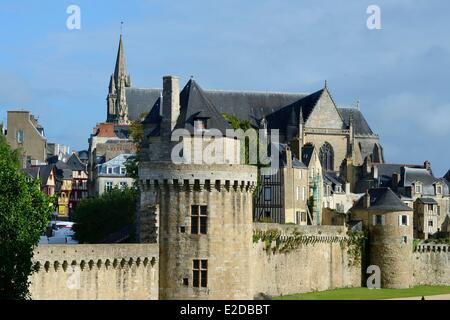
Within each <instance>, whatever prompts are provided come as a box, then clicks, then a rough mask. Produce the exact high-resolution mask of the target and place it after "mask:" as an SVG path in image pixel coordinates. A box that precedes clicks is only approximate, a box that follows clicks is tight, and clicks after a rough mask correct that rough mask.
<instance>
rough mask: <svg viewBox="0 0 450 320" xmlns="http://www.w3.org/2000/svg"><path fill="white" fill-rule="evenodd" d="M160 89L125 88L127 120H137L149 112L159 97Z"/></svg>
mask: <svg viewBox="0 0 450 320" xmlns="http://www.w3.org/2000/svg"><path fill="white" fill-rule="evenodd" d="M161 93H162V90H161V89H139V88H125V96H126V98H127V104H128V118H129V119H130V120H137V119H139V118H140V116H141V114H143V113H145V112H149V111H150V110H151V109H152V107H153V106H154V105H155V102H156V100H158V99H159V97H160V96H161Z"/></svg>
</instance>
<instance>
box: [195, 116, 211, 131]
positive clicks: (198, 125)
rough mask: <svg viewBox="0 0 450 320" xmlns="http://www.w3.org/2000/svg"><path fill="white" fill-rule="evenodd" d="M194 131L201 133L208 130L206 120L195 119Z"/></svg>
mask: <svg viewBox="0 0 450 320" xmlns="http://www.w3.org/2000/svg"><path fill="white" fill-rule="evenodd" d="M194 129H195V131H203V130H206V129H208V119H207V118H197V119H195V120H194Z"/></svg>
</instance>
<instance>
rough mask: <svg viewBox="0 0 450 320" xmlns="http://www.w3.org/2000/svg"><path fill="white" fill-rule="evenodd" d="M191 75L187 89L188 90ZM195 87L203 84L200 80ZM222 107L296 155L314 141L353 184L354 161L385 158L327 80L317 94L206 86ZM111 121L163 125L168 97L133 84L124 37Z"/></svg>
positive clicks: (324, 159) (327, 165)
mask: <svg viewBox="0 0 450 320" xmlns="http://www.w3.org/2000/svg"><path fill="white" fill-rule="evenodd" d="M191 84H192V79H191V81H189V82H188V83H187V84H186V86H185V87H184V89H183V90H182V91H185V92H187V91H188V89H189V87H190V85H191ZM195 84H196V86H198V87H200V86H199V84H198V83H196V82H195ZM202 92H203V94H204V98H205V99H207V100H208V101H210V102H211V103H212V104H213V105H214V106H215V108H216V109H217V112H219V113H221V114H222V113H227V114H231V115H234V116H236V117H238V118H239V119H241V120H248V121H250V123H251V124H252V126H253V127H254V128H262V124H263V123H264V126H265V128H267V129H269V130H271V129H276V130H279V133H280V142H281V143H284V144H288V145H289V146H290V147H291V149H292V151H293V153H294V155H295V156H296V158H297V159H300V160H301V159H302V156H301V154H300V152H301V150H302V148H303V146H305V145H308V146H314V147H315V149H316V151H317V153H318V155H319V159H320V161H321V163H322V166H323V168H324V169H325V170H326V171H340V170H341V167H342V166H345V167H348V168H349V169H348V170H346V176H345V179H346V180H352V181H348V182H350V183H351V188H353V185H354V183H355V182H356V178H357V177H356V174H355V173H354V172H353V170H352V167H353V166H360V165H362V163H363V162H364V159H366V158H370V159H371V160H372V161H373V162H375V163H383V162H384V156H383V149H382V147H381V144H380V142H379V137H378V135H377V134H376V133H374V132H373V131H372V129H371V128H370V126H369V125H368V123H367V121H366V119H365V118H364V116H363V114H362V112H361V110H360V108H359V105H358V107H357V108H342V107H338V105H337V104H336V103H335V101H334V99H333V98H332V96H331V93H330V90H329V88H328V85H327V84H325V86H324V88H322V89H320V90H318V91H316V92H314V93H312V94H305V93H279V92H240V91H223V90H203V89H202ZM107 100H108V107H107V122H108V123H115V124H127V123H128V124H129V123H130V121H135V120H140V118H141V116H142V114H151V116H150V117H148V118H147V119H146V121H147V122H151V123H153V125H154V127H156V126H157V125H158V121H159V120H158V118H159V117H160V116H161V114H160V104H161V101H162V100H163V97H162V90H161V89H159V88H149V89H142V88H134V87H132V84H131V77H130V75H129V74H128V70H127V69H126V62H125V52H124V42H123V38H122V36H121V37H120V42H119V49H118V53H117V60H116V66H115V70H114V74H113V75H112V76H111V78H110V86H109V90H108V97H107Z"/></svg>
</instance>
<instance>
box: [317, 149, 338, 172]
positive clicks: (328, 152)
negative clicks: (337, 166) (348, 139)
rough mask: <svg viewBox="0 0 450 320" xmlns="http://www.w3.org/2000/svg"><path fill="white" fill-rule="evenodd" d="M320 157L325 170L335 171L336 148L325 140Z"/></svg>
mask: <svg viewBox="0 0 450 320" xmlns="http://www.w3.org/2000/svg"><path fill="white" fill-rule="evenodd" d="M319 159H320V163H321V164H322V168H323V169H324V170H325V171H334V150H333V147H332V146H331V144H329V143H328V142H325V143H324V144H323V145H322V147H320V150H319Z"/></svg>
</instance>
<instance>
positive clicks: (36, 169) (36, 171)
mask: <svg viewBox="0 0 450 320" xmlns="http://www.w3.org/2000/svg"><path fill="white" fill-rule="evenodd" d="M52 170H53V165H52V164H47V165H41V166H32V167H28V168H25V169H23V171H24V172H25V173H26V174H28V175H29V176H30V177H32V178H33V179H40V180H41V186H45V185H46V184H47V181H48V178H49V176H50V173H51V172H52Z"/></svg>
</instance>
